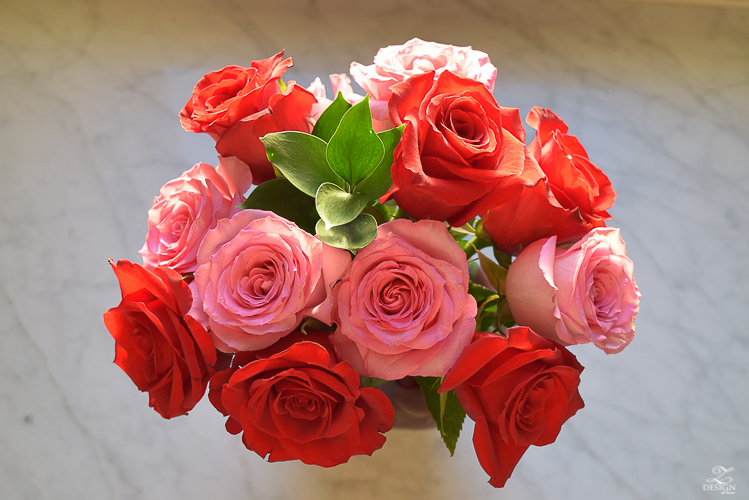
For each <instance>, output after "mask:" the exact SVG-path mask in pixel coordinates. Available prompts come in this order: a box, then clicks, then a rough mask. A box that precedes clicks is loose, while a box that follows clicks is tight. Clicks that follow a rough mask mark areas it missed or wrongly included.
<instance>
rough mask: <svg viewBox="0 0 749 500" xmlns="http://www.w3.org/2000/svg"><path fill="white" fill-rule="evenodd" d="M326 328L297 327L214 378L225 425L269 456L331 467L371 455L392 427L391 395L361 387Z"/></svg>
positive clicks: (212, 397)
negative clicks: (340, 359) (306, 329)
mask: <svg viewBox="0 0 749 500" xmlns="http://www.w3.org/2000/svg"><path fill="white" fill-rule="evenodd" d="M328 333H329V332H307V334H306V335H305V334H302V333H301V332H299V331H297V332H295V333H292V334H291V335H288V336H286V337H284V338H283V339H281V340H280V341H279V342H277V343H276V344H274V345H273V346H271V347H269V348H266V349H264V350H262V351H256V352H241V353H237V354H236V355H235V357H234V360H233V362H232V366H231V367H230V368H229V369H227V370H225V371H221V372H218V373H217V374H216V375H215V376H214V377H213V379H212V380H211V391H210V394H209V398H210V400H211V402H212V403H213V404H214V406H215V407H216V409H218V410H219V411H220V412H221V413H223V414H224V415H227V416H228V417H229V420H228V421H227V422H226V429H227V430H228V431H229V432H230V433H232V434H239V433H240V432H244V434H243V435H242V441H243V442H244V444H245V446H246V447H247V448H248V449H250V450H252V451H254V452H255V453H257V454H258V455H260V456H261V457H263V458H265V457H266V456H268V461H269V462H280V461H286V460H295V459H299V460H301V461H302V462H304V463H306V464H312V465H320V466H322V467H333V466H335V465H338V464H342V463H345V462H348V460H349V458H351V457H352V456H353V455H371V454H372V453H373V452H374V451H375V450H378V449H380V448H381V447H382V445H383V444H385V436H383V435H382V433H384V432H387V431H389V430H390V429H391V428H392V427H393V419H394V416H395V415H394V412H393V406H392V404H391V403H390V400H389V399H388V398H387V396H385V395H384V394H383V393H382V392H381V391H379V390H378V389H374V388H360V387H359V385H360V384H359V376H358V375H357V374H356V372H355V371H354V369H353V368H351V366H349V364H348V363H346V362H345V361H344V362H338V360H337V359H336V357H335V354H334V351H333V348H332V346H331V345H330V342H329V340H328Z"/></svg>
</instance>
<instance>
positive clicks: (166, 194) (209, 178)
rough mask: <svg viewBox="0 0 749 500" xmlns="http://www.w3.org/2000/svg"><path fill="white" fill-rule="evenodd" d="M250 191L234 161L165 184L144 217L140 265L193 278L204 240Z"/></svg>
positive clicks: (248, 178)
mask: <svg viewBox="0 0 749 500" xmlns="http://www.w3.org/2000/svg"><path fill="white" fill-rule="evenodd" d="M251 185H252V174H251V173H250V171H249V169H248V168H247V165H245V164H244V163H243V162H241V161H239V160H238V159H236V158H219V164H218V168H213V167H212V166H210V165H207V164H205V163H198V164H196V165H195V166H194V167H193V168H191V169H190V170H188V171H186V172H184V173H183V174H182V175H181V176H180V177H178V178H177V179H174V180H171V181H169V182H167V183H166V184H165V185H164V186H163V187H162V188H161V192H160V194H159V196H157V197H156V198H154V200H153V205H151V209H150V210H149V211H148V234H147V235H146V242H145V243H144V244H143V248H141V250H140V254H141V256H142V257H143V265H144V266H145V267H146V268H148V269H153V268H155V267H157V266H165V267H169V268H170V269H173V270H175V271H177V272H179V273H183V274H185V273H191V272H194V271H195V268H196V267H197V264H196V258H197V254H198V247H199V246H200V243H201V242H202V241H203V238H204V237H205V234H206V233H207V232H208V230H209V229H212V228H214V227H216V221H218V220H219V219H224V218H226V217H230V216H232V215H234V214H235V213H237V212H238V211H239V209H238V208H237V206H238V205H239V204H241V203H242V202H243V201H244V200H245V198H244V193H246V192H247V190H248V189H249V188H250V186H251Z"/></svg>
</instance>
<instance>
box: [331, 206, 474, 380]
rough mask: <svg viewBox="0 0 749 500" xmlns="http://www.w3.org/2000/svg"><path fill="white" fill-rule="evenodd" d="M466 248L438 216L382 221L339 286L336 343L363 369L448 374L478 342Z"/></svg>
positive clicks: (385, 375)
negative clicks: (474, 338)
mask: <svg viewBox="0 0 749 500" xmlns="http://www.w3.org/2000/svg"><path fill="white" fill-rule="evenodd" d="M468 281H469V276H468V264H467V263H466V256H465V252H463V250H462V249H461V248H460V246H458V244H457V243H456V242H455V240H454V239H453V238H452V236H450V233H449V232H448V231H447V229H446V228H445V226H444V225H443V224H442V223H440V222H437V221H428V220H423V221H419V222H416V223H413V222H411V221H409V220H406V219H397V220H394V221H392V222H388V223H385V224H382V225H381V226H380V227H379V228H378V229H377V237H376V238H375V240H374V241H373V242H372V243H370V244H369V245H367V246H366V247H364V248H362V249H361V250H359V252H358V253H357V255H356V257H355V258H354V260H353V262H352V264H351V268H350V269H349V271H348V273H347V274H346V276H345V277H344V278H343V279H342V280H341V281H340V283H338V284H337V285H336V286H335V288H334V289H333V293H334V295H335V303H336V307H337V310H336V323H337V324H338V329H337V330H336V331H335V333H334V335H333V337H332V338H333V344H334V345H335V348H336V352H337V353H338V354H339V356H340V357H341V359H345V360H346V361H348V362H349V363H351V365H352V366H353V367H354V369H356V371H357V372H358V373H359V374H360V375H365V376H368V377H378V378H382V379H387V380H395V379H400V378H403V377H405V376H408V375H422V376H431V377H441V376H443V375H444V374H445V373H446V372H447V370H448V369H449V368H450V367H451V366H452V364H453V363H454V362H455V360H456V359H457V358H458V355H459V354H460V351H462V350H463V348H464V347H465V346H466V345H467V344H468V343H469V342H470V340H471V336H472V335H473V331H474V328H475V326H476V320H475V316H476V300H475V299H474V298H473V297H472V296H471V295H469V294H468Z"/></svg>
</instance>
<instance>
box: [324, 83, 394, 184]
mask: <svg viewBox="0 0 749 500" xmlns="http://www.w3.org/2000/svg"><path fill="white" fill-rule="evenodd" d="M326 155H327V158H328V164H329V165H330V167H331V168H332V169H333V171H334V172H335V173H337V174H338V175H339V176H341V177H342V178H343V179H345V180H346V181H347V182H348V183H349V184H350V185H351V186H352V187H356V185H357V184H359V183H360V182H361V181H363V180H364V179H366V178H367V177H368V176H369V174H371V173H372V172H373V171H374V169H375V167H376V166H377V165H379V164H380V161H382V159H383V157H384V155H385V146H384V144H383V143H382V140H381V139H380V138H379V137H378V136H377V134H376V133H375V131H374V129H373V128H372V114H371V112H370V111H369V96H367V97H365V98H364V99H363V100H362V101H361V102H359V103H358V104H356V105H355V106H353V107H352V108H351V109H349V110H348V111H346V113H345V114H344V115H343V118H341V122H340V123H339V124H338V128H337V129H336V131H335V134H333V137H331V138H330V141H329V142H328V148H327V150H326Z"/></svg>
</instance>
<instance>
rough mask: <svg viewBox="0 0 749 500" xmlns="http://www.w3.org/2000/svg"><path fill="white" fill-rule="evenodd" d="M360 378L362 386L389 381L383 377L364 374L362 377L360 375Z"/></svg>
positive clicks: (373, 385)
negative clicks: (365, 375)
mask: <svg viewBox="0 0 749 500" xmlns="http://www.w3.org/2000/svg"><path fill="white" fill-rule="evenodd" d="M359 379H360V380H361V386H362V387H377V386H378V385H382V384H384V383H385V382H387V380H383V379H381V378H377V377H364V376H362V377H359Z"/></svg>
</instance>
